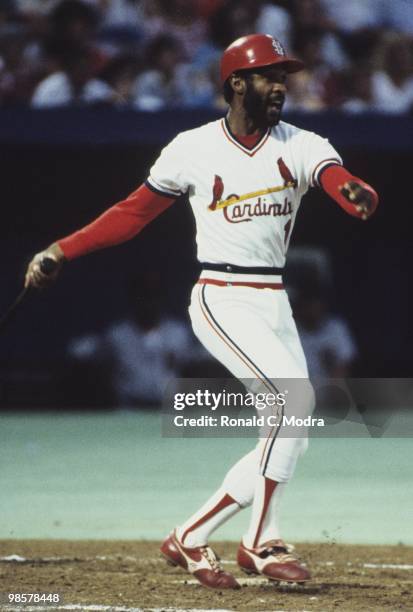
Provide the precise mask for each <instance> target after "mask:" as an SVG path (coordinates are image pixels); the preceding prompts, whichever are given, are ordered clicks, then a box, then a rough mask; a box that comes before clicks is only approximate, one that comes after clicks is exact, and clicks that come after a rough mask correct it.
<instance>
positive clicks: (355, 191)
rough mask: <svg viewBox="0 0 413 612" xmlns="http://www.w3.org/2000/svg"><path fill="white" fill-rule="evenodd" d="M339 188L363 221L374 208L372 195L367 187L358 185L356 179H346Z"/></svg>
mask: <svg viewBox="0 0 413 612" xmlns="http://www.w3.org/2000/svg"><path fill="white" fill-rule="evenodd" d="M339 189H340V193H341V195H343V196H344V197H345V198H346V199H347V200H348V201H349V202H350V203H351V204H353V205H354V206H355V209H356V210H357V212H358V213H359V215H360V218H361V219H363V221H365V220H366V219H368V218H369V217H370V216H371V215H372V214H373V213H374V211H375V210H376V206H375V201H374V197H373V195H372V194H371V193H370V191H369V190H368V189H365V188H364V187H363V186H362V185H360V183H357V182H356V181H347V182H346V183H344V185H341V187H339Z"/></svg>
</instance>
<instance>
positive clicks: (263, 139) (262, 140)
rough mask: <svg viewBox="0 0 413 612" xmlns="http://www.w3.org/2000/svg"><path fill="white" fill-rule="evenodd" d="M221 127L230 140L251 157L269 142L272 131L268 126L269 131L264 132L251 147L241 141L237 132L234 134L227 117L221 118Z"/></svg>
mask: <svg viewBox="0 0 413 612" xmlns="http://www.w3.org/2000/svg"><path fill="white" fill-rule="evenodd" d="M221 127H222V129H223V131H224V134H225V136H226V137H227V138H228V140H229V141H230V142H232V144H233V145H235V146H236V147H238V149H241V151H243V152H244V153H246V154H247V155H249V156H250V157H253V156H254V155H255V154H256V153H257V151H259V150H260V149H261V147H263V146H264V144H265V143H266V142H267V140H268V137H269V135H270V132H271V128H268V129H267V131H266V132H264V134H263V135H262V136H261V138H260V139H259V140H258V142H256V143H255V145H254V146H253V147H251V148H249V147H247V146H245V145H244V144H242V142H240V141H239V140H238V138H237V137H236V136H235V134H233V133H232V132H231V128H230V127H229V123H228V121H227V118H226V117H225V118H224V119H222V120H221Z"/></svg>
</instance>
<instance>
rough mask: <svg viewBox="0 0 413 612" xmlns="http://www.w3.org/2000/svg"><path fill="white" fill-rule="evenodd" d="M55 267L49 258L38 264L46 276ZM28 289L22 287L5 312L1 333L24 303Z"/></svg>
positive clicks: (53, 261)
mask: <svg viewBox="0 0 413 612" xmlns="http://www.w3.org/2000/svg"><path fill="white" fill-rule="evenodd" d="M56 267H57V262H56V261H55V260H54V259H51V258H50V257H45V258H44V259H42V261H41V262H40V270H41V271H42V272H43V274H46V275H49V274H53V272H54V271H55V270H56ZM30 289H31V287H30V286H28V287H23V289H22V290H21V291H20V293H19V295H18V296H17V298H16V299H15V300H14V302H13V303H12V304H11V305H10V306H9V308H8V309H7V310H6V312H5V313H4V315H3V316H2V317H1V319H0V331H2V330H3V329H4V327H6V325H7V324H8V323H9V322H10V320H11V319H12V318H13V316H14V315H15V314H16V312H17V310H18V308H19V306H20V305H21V304H22V303H23V302H24V299H25V297H26V296H27V295H28V294H29V292H30Z"/></svg>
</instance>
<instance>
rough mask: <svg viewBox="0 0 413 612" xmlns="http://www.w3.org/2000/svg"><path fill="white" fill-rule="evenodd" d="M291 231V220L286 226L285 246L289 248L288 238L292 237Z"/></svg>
mask: <svg viewBox="0 0 413 612" xmlns="http://www.w3.org/2000/svg"><path fill="white" fill-rule="evenodd" d="M290 229H291V219H290V220H289V221H287V223H286V224H285V226H284V244H285V246H287V242H288V237H289V235H290Z"/></svg>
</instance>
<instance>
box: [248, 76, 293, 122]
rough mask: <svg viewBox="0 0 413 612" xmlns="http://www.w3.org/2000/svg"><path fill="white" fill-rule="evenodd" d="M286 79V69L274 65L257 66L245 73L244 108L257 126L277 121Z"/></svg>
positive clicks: (285, 88) (282, 101)
mask: <svg viewBox="0 0 413 612" xmlns="http://www.w3.org/2000/svg"><path fill="white" fill-rule="evenodd" d="M286 80H287V73H286V71H285V70H284V69H283V68H277V67H276V66H268V67H266V68H259V69H257V71H254V72H250V73H249V74H248V75H247V77H246V83H247V88H246V91H245V95H244V101H243V103H244V108H245V110H246V112H247V114H248V116H249V117H250V118H251V119H252V120H253V121H254V123H256V124H257V125H258V126H259V127H268V126H274V125H277V123H278V122H279V120H280V117H281V111H282V107H283V105H284V101H285V94H286V91H287V87H286Z"/></svg>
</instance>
